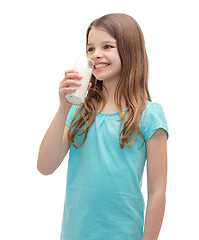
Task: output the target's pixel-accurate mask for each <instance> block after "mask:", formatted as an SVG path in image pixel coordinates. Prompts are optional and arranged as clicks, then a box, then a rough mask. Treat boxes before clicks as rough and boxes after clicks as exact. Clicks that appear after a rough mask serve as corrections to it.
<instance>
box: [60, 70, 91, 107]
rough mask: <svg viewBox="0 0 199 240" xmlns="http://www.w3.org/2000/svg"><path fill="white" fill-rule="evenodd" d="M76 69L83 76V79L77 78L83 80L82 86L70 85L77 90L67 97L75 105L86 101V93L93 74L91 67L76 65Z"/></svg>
mask: <svg viewBox="0 0 199 240" xmlns="http://www.w3.org/2000/svg"><path fill="white" fill-rule="evenodd" d="M74 70H75V71H77V72H78V74H79V75H80V76H82V79H81V80H77V81H80V82H81V86H79V87H78V86H70V87H72V88H76V91H75V92H73V93H68V94H66V96H65V98H66V100H67V101H68V102H70V103H71V104H73V105H80V104H82V103H84V99H85V97H86V93H87V90H88V84H89V81H90V78H91V74H92V68H89V67H76V68H74Z"/></svg>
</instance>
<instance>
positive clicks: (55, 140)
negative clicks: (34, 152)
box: [37, 70, 90, 175]
mask: <svg viewBox="0 0 199 240" xmlns="http://www.w3.org/2000/svg"><path fill="white" fill-rule="evenodd" d="M81 78H82V77H80V76H79V75H78V73H77V72H75V71H74V70H69V71H66V72H65V77H64V79H63V80H62V82H61V83H60V86H59V98H60V106H59V109H58V111H57V113H56V115H55V117H54V119H53V121H52V123H51V125H50V127H49V128H48V130H47V132H46V134H45V136H44V138H43V140H42V143H41V145H40V149H39V156H38V161H37V169H38V170H39V171H40V172H41V173H42V174H44V175H49V174H51V173H53V172H54V171H55V170H56V169H57V168H58V167H59V165H60V164H61V162H62V160H63V159H64V157H65V155H66V153H67V152H68V150H69V142H68V129H69V127H68V126H67V125H66V118H67V115H68V112H69V110H70V108H71V104H69V103H67V102H66V101H65V95H66V94H67V93H69V92H75V91H76V89H75V88H74V86H80V85H81V82H80V81H77V80H80V79H81ZM89 87H90V86H89Z"/></svg>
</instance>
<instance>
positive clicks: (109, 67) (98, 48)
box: [87, 27, 121, 82]
mask: <svg viewBox="0 0 199 240" xmlns="http://www.w3.org/2000/svg"><path fill="white" fill-rule="evenodd" d="M87 56H88V58H90V59H92V60H93V61H94V64H95V65H94V69H93V75H94V76H95V77H96V79H97V80H103V81H108V80H114V81H117V82H118V81H119V78H120V73H121V60H120V56H119V53H118V49H117V43H116V40H115V38H113V37H112V36H111V35H110V34H108V33H107V32H105V31H104V30H102V29H100V28H96V27H93V28H92V29H91V30H90V32H89V35H88V44H87Z"/></svg>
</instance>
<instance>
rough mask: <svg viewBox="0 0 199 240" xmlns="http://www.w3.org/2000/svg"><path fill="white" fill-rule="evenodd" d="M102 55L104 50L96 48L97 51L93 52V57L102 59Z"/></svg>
mask: <svg viewBox="0 0 199 240" xmlns="http://www.w3.org/2000/svg"><path fill="white" fill-rule="evenodd" d="M101 57H102V52H101V51H99V50H95V52H94V53H93V58H94V59H100V58H101Z"/></svg>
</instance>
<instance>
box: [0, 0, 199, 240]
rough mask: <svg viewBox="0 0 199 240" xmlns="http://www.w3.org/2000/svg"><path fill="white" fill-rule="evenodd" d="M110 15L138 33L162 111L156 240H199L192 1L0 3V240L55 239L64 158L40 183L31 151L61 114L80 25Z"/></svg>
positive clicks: (79, 49) (79, 47)
mask: <svg viewBox="0 0 199 240" xmlns="http://www.w3.org/2000/svg"><path fill="white" fill-rule="evenodd" d="M113 12H122V13H127V14H129V15H131V16H132V17H134V18H135V19H136V20H137V21H138V23H139V25H140V26H141V28H142V30H143V32H144V36H145V40H146V48H147V53H148V57H149V63H150V77H149V87H150V93H151V96H152V100H153V101H154V102H158V103H160V104H162V106H163V109H164V112H165V115H166V118H167V122H168V127H169V133H170V138H169V141H168V187H167V204H166V212H165V217H164V222H163V225H162V229H161V233H160V236H159V239H160V240H168V239H171V240H172V239H186V240H187V239H199V234H198V210H199V208H198V202H199V197H198V196H199V195H198V194H197V192H198V190H197V189H198V183H199V177H198V176H199V175H198V160H199V157H198V138H197V136H198V134H199V131H198V123H199V114H198V82H199V81H198V80H199V76H198V75H199V74H198V63H199V60H198V56H199V47H198V43H199V35H198V22H199V15H198V5H197V1H195V2H194V1H191V0H190V1H183V0H181V1H177V0H176V1H175V0H167V1H161V0H157V1H155V0H154V1H153V0H150V1H148V0H146V1H142V0H131V1H130V0H129V1H126V0H123V1H114V0H110V1H107V0H101V1H89V0H84V1H77V0H73V1H66V0H65V1H64V0H56V1H55V0H54V1H52V0H34V1H28V0H18V1H14V0H7V1H5V0H4V1H1V3H0V35H1V37H0V81H1V82H0V113H1V118H0V121H1V122H0V139H1V144H0V148H1V149H0V164H1V165H0V166H1V167H0V193H1V197H0V239H2V240H11V239H21V240H25V239H34V240H35V239H37V240H57V239H59V238H60V231H61V222H62V214H63V205H64V197H65V185H66V172H67V161H68V156H66V158H65V160H64V162H63V163H62V165H61V166H60V167H59V169H57V171H56V172H55V173H54V174H52V175H50V176H43V175H41V174H40V173H39V172H38V171H37V168H36V164H37V156H38V150H39V146H40V143H41V140H42V138H43V136H44V134H45V132H46V130H47V128H48V126H49V124H50V122H51V121H52V119H53V117H54V115H55V113H56V111H57V108H58V106H59V98H58V86H59V83H60V81H61V80H62V79H63V76H64V71H65V70H66V69H69V68H71V66H72V62H73V60H74V58H75V57H76V56H77V55H79V54H80V53H84V51H85V34H86V29H87V27H88V25H89V24H90V22H91V21H93V20H94V19H95V18H97V17H100V16H102V15H104V14H107V13H113ZM145 174H146V173H145ZM144 176H145V177H144V183H143V192H144V196H145V198H146V175H144ZM107 240H108V239H107ZM122 240H123V239H122Z"/></svg>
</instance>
